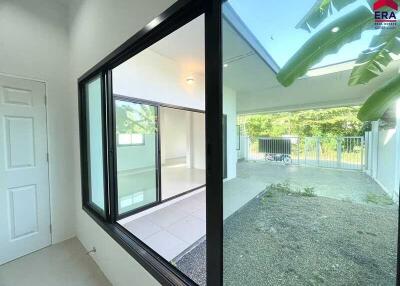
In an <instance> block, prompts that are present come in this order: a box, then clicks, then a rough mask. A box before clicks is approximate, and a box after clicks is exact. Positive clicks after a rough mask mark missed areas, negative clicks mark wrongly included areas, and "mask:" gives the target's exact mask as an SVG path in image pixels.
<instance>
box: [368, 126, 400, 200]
mask: <svg viewBox="0 0 400 286" xmlns="http://www.w3.org/2000/svg"><path fill="white" fill-rule="evenodd" d="M397 126H398V125H397ZM366 139H367V140H368V141H367V142H368V143H367V144H368V148H367V164H366V170H365V172H366V173H367V174H368V175H370V176H371V177H372V178H373V179H374V180H375V181H376V182H377V183H378V184H379V185H380V186H381V187H382V189H383V190H384V191H385V192H386V193H387V194H388V195H389V196H390V197H391V198H393V200H394V201H395V202H398V201H399V183H400V181H399V174H398V173H399V170H400V132H399V131H398V128H391V129H379V122H373V124H372V131H370V132H367V134H366Z"/></svg>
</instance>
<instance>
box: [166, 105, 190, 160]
mask: <svg viewBox="0 0 400 286" xmlns="http://www.w3.org/2000/svg"><path fill="white" fill-rule="evenodd" d="M160 113H161V114H160V115H161V116H160V137H161V138H160V140H161V141H162V147H163V148H162V149H161V153H162V156H163V158H164V159H174V158H181V157H186V147H187V144H186V141H187V140H188V138H187V134H186V133H187V130H186V113H187V111H184V110H179V109H172V108H161V109H160Z"/></svg>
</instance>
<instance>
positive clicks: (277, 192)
mask: <svg viewBox="0 0 400 286" xmlns="http://www.w3.org/2000/svg"><path fill="white" fill-rule="evenodd" d="M282 195H286V196H298V197H316V196H317V195H316V194H315V192H314V188H313V187H305V188H303V189H301V188H298V187H297V188H295V187H293V186H291V185H290V183H289V182H284V183H278V184H271V185H269V186H267V187H266V188H265V194H264V196H263V199H264V198H273V197H277V196H282Z"/></svg>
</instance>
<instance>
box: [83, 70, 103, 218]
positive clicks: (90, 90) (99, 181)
mask: <svg viewBox="0 0 400 286" xmlns="http://www.w3.org/2000/svg"><path fill="white" fill-rule="evenodd" d="M85 95H86V109H87V110H86V112H87V115H86V116H87V137H88V138H87V139H88V140H87V141H88V163H89V178H88V181H89V187H90V189H89V201H90V202H91V203H92V204H94V205H95V206H97V207H99V208H100V209H101V210H103V211H104V170H103V166H104V165H103V162H104V161H103V160H104V154H103V125H102V122H103V118H102V95H101V78H100V77H97V78H96V79H94V80H92V81H91V82H89V83H88V84H87V85H86V87H85Z"/></svg>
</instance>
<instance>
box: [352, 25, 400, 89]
mask: <svg viewBox="0 0 400 286" xmlns="http://www.w3.org/2000/svg"><path fill="white" fill-rule="evenodd" d="M399 37H400V28H396V29H384V30H382V32H381V33H380V34H379V35H377V36H375V37H373V38H372V41H371V43H370V46H369V48H368V49H367V50H365V51H363V52H362V53H361V54H360V55H359V57H358V59H357V61H356V65H355V66H354V68H353V70H352V72H351V75H350V79H349V85H357V84H364V83H368V82H369V81H370V80H371V79H373V78H375V77H377V76H378V75H380V74H381V73H382V72H383V68H384V67H387V66H388V65H389V63H390V62H391V61H392V57H391V56H390V53H393V54H396V55H398V54H400V38H399Z"/></svg>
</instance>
